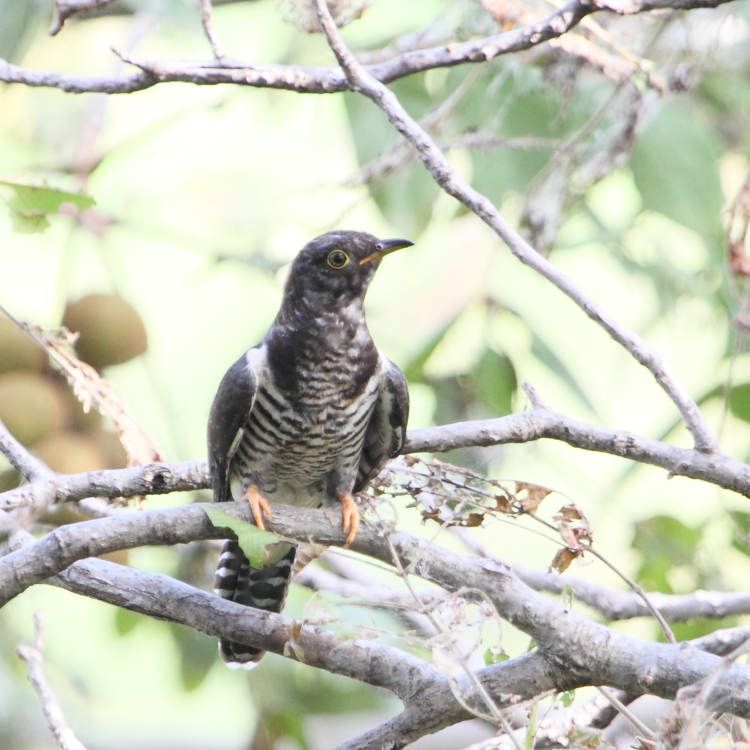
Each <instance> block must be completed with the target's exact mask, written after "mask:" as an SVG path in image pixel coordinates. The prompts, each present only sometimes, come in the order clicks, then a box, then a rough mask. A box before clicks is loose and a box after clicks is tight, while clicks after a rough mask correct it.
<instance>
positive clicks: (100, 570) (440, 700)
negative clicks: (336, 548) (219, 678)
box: [54, 560, 552, 748]
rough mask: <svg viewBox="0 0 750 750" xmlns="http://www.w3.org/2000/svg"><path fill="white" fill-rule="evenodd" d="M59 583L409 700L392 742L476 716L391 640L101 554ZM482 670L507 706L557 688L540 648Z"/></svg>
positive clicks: (67, 573)
mask: <svg viewBox="0 0 750 750" xmlns="http://www.w3.org/2000/svg"><path fill="white" fill-rule="evenodd" d="M54 582H55V583H56V584H58V585H61V586H62V587H63V588H66V589H68V590H70V591H74V592H76V593H79V594H83V595H84V596H90V597H93V598H95V599H99V600H101V601H105V602H108V603H110V604H114V605H116V606H121V607H125V608H127V609H130V610H133V611H137V612H141V613H143V614H147V615H150V616H152V617H157V618H159V619H164V620H169V621H171V622H181V623H182V624H185V625H188V626H189V627H193V628H195V629H197V630H200V631H202V632H204V633H207V634H208V635H212V636H218V637H221V638H225V639H228V640H233V641H237V642H239V643H246V644H248V645H253V646H256V647H261V648H263V649H264V650H267V651H271V652H273V653H276V654H279V655H283V656H285V657H287V658H290V659H294V660H296V661H300V662H302V663H305V664H308V665H309V666H313V667H316V668H319V669H325V670H326V671H329V672H331V673H333V674H340V675H344V676H346V677H350V678H352V679H356V680H360V681H362V682H366V683H368V684H370V685H374V686H376V687H382V688H385V689H387V690H391V691H392V692H394V693H395V694H396V695H398V697H399V698H401V700H402V701H404V703H405V704H406V706H407V710H406V711H405V712H404V713H403V714H402V715H401V716H402V721H401V722H400V726H399V729H398V732H397V733H395V737H394V742H393V744H392V745H391V746H392V747H393V748H401V747H403V746H404V745H406V744H408V743H409V742H412V741H414V740H415V739H417V738H418V737H421V736H423V735H425V734H428V733H430V732H434V731H437V730H438V729H442V728H443V727H444V726H449V725H450V724H453V723H456V722H458V721H463V720H464V719H467V718H471V715H470V714H468V713H467V712H466V711H465V710H464V709H463V708H462V707H461V706H460V705H459V704H458V703H457V702H456V701H455V699H454V698H453V694H452V693H451V690H450V686H449V685H448V683H447V680H446V678H444V677H443V676H442V675H440V674H439V673H438V672H436V671H435V670H434V669H432V668H431V667H430V666H428V665H427V664H425V663H424V662H421V661H419V660H418V659H416V658H415V657H412V656H409V655H408V654H405V653H403V652H401V651H397V650H396V649H394V648H391V647H388V646H382V645H379V644H376V643H372V642H371V641H360V640H347V641H338V640H336V638H335V637H334V636H333V634H331V633H329V632H328V631H325V630H323V629H321V628H316V627H312V626H310V625H305V624H302V623H299V622H296V621H294V620H292V619H291V618H288V617H284V616H283V615H278V614H275V613H269V612H263V611H261V610H256V609H253V608H251V607H244V606H242V605H239V604H236V603H234V602H231V601H228V600H226V599H220V598H218V597H215V596H212V595H211V594H207V593H204V592H202V591H199V590H198V589H194V588H192V587H191V586H188V585H186V584H183V583H180V582H179V581H174V580H172V579H170V578H168V577H166V576H163V575H158V574H152V573H144V572H142V571H137V570H133V569H130V568H126V567H124V566H120V565H114V564H112V563H107V562H105V561H103V560H86V561H82V562H78V563H76V564H75V565H73V566H71V568H69V569H68V570H67V571H65V573H63V574H62V575H60V576H59V577H58V578H57V579H56V580H55V581H54ZM478 674H479V676H480V678H481V679H482V681H483V682H484V683H485V684H486V685H488V686H489V689H490V690H491V691H492V692H493V694H494V695H495V696H496V698H497V700H498V702H500V703H502V705H508V703H509V702H511V701H512V700H513V693H514V692H515V691H516V690H519V691H523V692H524V693H525V694H526V695H533V694H536V693H537V691H538V687H539V686H546V688H547V689H549V688H551V687H552V686H551V683H550V679H549V677H548V676H547V675H546V668H545V665H544V662H543V660H542V659H541V658H540V657H539V655H536V654H526V655H524V656H522V657H520V658H518V659H513V660H511V661H508V662H504V663H503V664H499V665H495V666H492V667H488V668H486V669H483V670H481V671H480V672H479V673H478Z"/></svg>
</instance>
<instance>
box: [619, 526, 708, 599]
mask: <svg viewBox="0 0 750 750" xmlns="http://www.w3.org/2000/svg"><path fill="white" fill-rule="evenodd" d="M702 536H703V528H702V527H698V528H691V527H690V526H686V525H685V524H684V523H682V522H681V521H679V520H677V519H676V518H672V517H671V516H654V517H653V518H649V519H647V520H645V521H641V522H639V523H637V524H636V525H635V536H634V537H633V548H634V549H636V550H638V551H639V552H640V553H641V554H642V556H643V562H642V563H641V567H640V569H639V570H638V575H637V580H638V583H640V584H641V585H642V586H643V587H644V588H646V589H651V590H655V591H662V592H664V593H668V594H671V593H674V591H673V589H672V586H671V585H670V583H669V573H670V571H671V570H672V569H673V568H675V567H676V566H679V565H684V566H687V567H688V568H692V569H695V553H696V550H697V548H698V544H699V543H700V540H701V537H702Z"/></svg>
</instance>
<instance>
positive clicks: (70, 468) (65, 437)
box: [34, 432, 107, 474]
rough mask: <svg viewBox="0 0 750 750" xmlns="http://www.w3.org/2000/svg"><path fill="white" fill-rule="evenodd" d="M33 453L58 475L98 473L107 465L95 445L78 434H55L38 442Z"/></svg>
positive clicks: (86, 436) (86, 437) (87, 438)
mask: <svg viewBox="0 0 750 750" xmlns="http://www.w3.org/2000/svg"><path fill="white" fill-rule="evenodd" d="M34 453H35V454H36V455H37V456H39V458H41V459H42V461H44V463H45V464H47V466H49V467H50V469H52V470H53V471H57V472H59V473H60V474H81V473H83V472H84V471H100V470H101V469H106V468H107V463H106V461H105V459H104V457H103V456H102V454H101V452H100V451H99V449H98V448H97V445H96V443H95V442H94V441H93V440H92V439H91V438H90V437H89V436H88V435H83V434H81V433H80V432H56V433H55V434H54V435H48V436H47V437H46V438H44V439H43V440H40V441H39V442H38V443H37V444H36V445H35V446H34Z"/></svg>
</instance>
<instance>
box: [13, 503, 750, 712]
mask: <svg viewBox="0 0 750 750" xmlns="http://www.w3.org/2000/svg"><path fill="white" fill-rule="evenodd" d="M223 509H225V511H226V512H228V513H230V514H232V515H233V516H235V517H237V518H242V519H243V520H246V521H250V519H251V517H252V516H251V513H250V510H249V508H248V507H247V504H246V503H226V504H224V506H223ZM268 528H269V529H270V530H271V531H272V532H273V533H276V534H278V535H279V536H281V537H283V538H286V539H294V540H296V541H298V542H307V541H308V539H310V538H312V539H315V541H316V542H317V543H320V544H323V545H336V546H343V545H344V543H345V535H344V533H343V531H342V529H341V525H340V523H339V522H338V519H337V518H334V519H332V518H330V517H329V515H328V514H327V513H326V512H325V511H323V510H307V509H302V508H293V507H287V506H283V505H279V506H277V507H276V508H275V509H274V517H273V519H272V520H270V521H269V522H268ZM232 536H233V534H232V532H231V531H230V530H228V529H221V528H216V527H214V526H213V525H212V524H211V523H210V522H209V520H208V517H207V515H206V513H205V512H204V511H203V509H202V508H200V507H199V506H188V507H183V508H170V509H164V510H156V511H144V512H140V513H132V514H123V515H121V516H116V517H111V518H105V519H100V520H96V521H86V522H83V523H79V524H73V525H70V526H65V527H61V528H59V529H56V530H55V531H54V532H52V533H51V534H49V535H48V536H47V537H44V538H43V539H41V540H40V541H38V542H35V543H33V544H30V545H29V546H24V547H22V548H21V549H18V550H16V551H15V552H12V553H11V554H9V555H7V556H6V557H4V558H2V559H0V590H1V591H3V594H4V596H3V601H7V599H8V598H10V596H11V595H13V594H14V593H19V591H21V590H23V589H25V588H26V587H27V586H29V585H31V584H32V583H34V582H36V581H39V580H42V579H43V578H44V577H45V576H49V575H52V574H54V573H55V572H56V571H58V570H62V569H64V568H65V567H66V566H68V565H69V564H70V562H72V561H73V560H75V559H80V558H82V557H85V556H88V555H98V554H103V553H105V552H109V551H113V550H115V549H126V548H131V547H135V546H141V545H144V544H152V543H159V544H166V543H168V544H175V543H178V542H187V541H190V540H197V539H206V538H227V537H232ZM390 541H391V543H392V545H393V549H394V550H395V552H396V554H397V556H398V558H399V560H400V561H401V562H402V565H403V564H410V563H411V561H416V564H412V570H413V572H414V573H415V574H416V575H419V576H421V577H422V578H425V579H426V580H429V581H433V582H435V583H437V584H438V585H440V586H443V587H444V588H447V589H448V590H450V591H458V590H466V589H477V590H480V591H483V592H484V593H485V594H486V595H487V596H488V597H489V598H490V600H491V601H492V603H493V604H494V606H495V607H496V609H497V611H498V612H499V613H501V616H502V617H503V618H504V619H506V620H508V621H509V622H510V623H511V624H513V625H514V626H515V627H517V628H519V629H520V630H522V631H523V632H525V633H527V634H528V635H530V636H531V637H532V638H533V639H534V641H535V642H536V643H537V647H538V656H539V657H540V658H541V659H542V661H543V665H544V667H543V674H544V679H542V678H541V677H540V675H539V674H537V675H536V677H535V679H536V680H538V682H537V683H536V684H537V687H538V689H537V690H526V689H523V690H521V689H520V688H519V689H517V690H510V691H508V689H507V686H506V687H505V689H504V691H505V692H514V693H515V694H519V693H525V694H538V693H539V692H543V691H546V690H549V689H554V690H568V689H571V688H575V687H580V686H582V685H608V686H611V687H615V688H618V689H620V690H624V691H626V692H628V693H633V694H641V693H645V692H648V693H651V694H654V695H659V696H661V697H667V698H671V697H674V695H675V694H676V691H677V690H678V689H679V688H681V687H683V686H685V685H691V684H693V683H695V682H696V681H699V680H702V679H703V678H704V677H706V676H707V675H709V674H711V673H712V671H713V670H714V669H715V668H716V667H717V666H718V664H719V663H720V660H719V659H718V657H715V656H712V655H710V654H707V653H705V652H704V651H700V650H698V649H697V648H694V647H692V646H686V644H680V645H678V646H673V645H669V644H661V643H648V642H644V641H640V640H638V639H636V638H631V637H628V636H626V635H623V634H621V633H617V632H615V631H612V630H610V629H609V628H607V627H605V626H603V625H599V624H597V623H594V622H590V621H588V620H586V619H585V618H583V617H581V616H579V615H577V614H575V613H573V612H570V611H569V610H567V609H565V608H564V607H562V606H560V605H558V604H556V603H555V602H552V601H550V600H549V599H548V598H546V597H544V596H543V595H541V594H538V593H536V592H535V591H533V590H532V589H530V588H528V587H527V586H526V585H525V584H523V583H522V582H521V581H520V580H519V579H518V578H517V577H516V576H515V575H514V574H513V572H512V569H511V568H510V567H509V566H507V565H504V564H502V563H499V562H494V561H491V560H475V559H467V558H466V557H464V556H462V555H459V554H456V553H454V552H451V551H449V550H447V549H444V548H441V547H438V546H436V545H434V544H428V542H426V541H425V540H421V539H418V538H416V537H413V536H411V535H409V534H404V533H395V534H392V535H391V537H390ZM352 549H353V550H354V551H357V552H360V553H362V554H365V555H368V556H370V557H374V558H375V559H378V560H380V561H381V562H384V563H386V564H390V563H391V562H392V557H391V547H390V544H389V543H388V540H386V539H384V537H383V535H382V533H381V530H380V529H379V528H378V527H375V526H373V525H372V524H371V523H369V522H368V523H365V524H363V526H362V528H361V529H360V532H359V534H358V536H357V538H356V540H355V541H354V543H353V544H352ZM100 562H101V561H88V562H86V563H80V562H79V563H76V565H74V566H73V567H72V568H71V569H70V570H73V569H75V570H80V568H78V566H79V565H85V566H89V565H90V564H92V563H97V564H98V563H100ZM115 567H116V568H119V569H121V570H122V571H123V573H122V575H125V572H127V574H128V575H135V571H130V570H127V569H124V568H121V566H115ZM86 569H87V570H91V569H90V568H86ZM67 575H68V574H66V576H67ZM138 575H147V574H138ZM66 580H68V578H66ZM158 580H159V581H162V578H161V577H158ZM163 580H164V581H166V580H168V579H163ZM118 581H119V579H118ZM102 585H103V584H102V581H101V580H100V578H99V577H98V574H97V575H93V574H92V576H91V580H90V581H89V589H88V590H87V591H90V592H91V593H90V594H89V595H94V596H97V597H98V598H103V599H104V600H105V601H110V602H111V603H113V604H117V605H119V606H130V607H131V608H135V609H138V611H146V612H147V613H148V614H151V615H153V616H159V617H165V616H167V614H168V613H170V612H171V613H172V614H174V612H176V611H179V612H181V613H183V614H180V615H179V617H177V615H175V617H176V618H177V620H178V621H180V622H185V624H188V625H190V626H191V627H198V629H201V630H204V632H211V633H212V634H221V635H222V637H226V638H228V639H229V640H237V641H240V642H243V643H248V645H253V646H262V647H263V648H266V647H267V645H266V643H265V641H264V642H263V643H260V642H259V640H258V639H257V638H255V639H252V640H251V639H249V637H247V636H246V635H243V636H242V638H247V640H242V638H241V637H237V635H238V632H239V631H237V630H231V632H230V631H229V630H226V631H225V630H223V631H222V632H221V633H219V631H218V630H216V629H213V630H210V631H209V630H205V624H206V623H205V621H200V624H198V622H199V620H196V619H190V618H191V617H193V613H198V612H200V611H201V607H200V606H198V604H197V603H196V600H195V595H189V596H188V595H185V594H184V592H183V593H179V592H176V591H175V590H167V589H165V588H164V587H165V586H166V583H163V582H162V583H160V584H159V585H156V584H155V583H154V584H153V586H152V584H151V583H148V582H145V583H144V582H143V581H139V582H138V583H137V584H134V585H135V586H136V590H135V591H130V589H128V591H130V593H127V592H126V590H125V589H123V588H122V585H124V584H121V582H118V583H117V584H116V585H114V584H113V585H112V586H111V587H110V588H107V591H108V592H110V593H108V594H107V597H109V598H107V597H104V595H103V594H102V591H103V589H102V588H101V586H102ZM169 585H182V584H176V583H175V582H170V584H169ZM137 587H141V588H137ZM96 592H98V593H96ZM136 593H137V594H138V595H139V597H140V598H139V599H138V601H139V602H140V604H139V605H138V606H137V607H136V606H134V605H133V597H134V596H135V595H136ZM201 596H206V597H207V598H208V600H213V599H215V597H208V595H203V594H201ZM217 601H218V600H217ZM229 605H231V606H232V607H236V606H237V605H235V604H233V603H231V602H226V604H225V605H224V606H229ZM206 606H209V605H208V604H207V605H206ZM218 606H219V605H217V604H214V603H211V604H210V608H211V612H214V611H216V607H218ZM175 607H176V608H178V609H177V610H175V609H173V608H175ZM144 608H145V609H144ZM243 609H244V608H242V607H239V611H242V610H243ZM233 612H234V610H233ZM261 615H262V616H261ZM196 616H197V615H196ZM252 617H253V618H255V619H254V620H253V622H254V623H256V625H257V626H258V627H261V624H260V622H259V618H260V620H261V621H262V623H268V622H270V621H269V620H268V619H267V618H269V617H270V618H273V617H279V616H278V615H270V614H268V613H257V612H255V611H253V615H252ZM182 618H185V619H182ZM264 618H265V619H264ZM229 619H231V618H229ZM284 619H285V618H284ZM246 622H247V621H246ZM274 622H275V621H274ZM263 627H265V625H264V626H263ZM242 632H243V633H246V632H247V631H242ZM256 632H257V628H256ZM263 632H265V631H263ZM285 632H286V631H285ZM275 637H276V638H277V640H275V641H274V647H273V648H270V649H269V650H272V651H275V652H276V653H281V652H283V649H284V644H285V643H287V642H288V640H289V637H290V636H289V634H288V633H287V634H286V636H285V640H284V642H283V643H281V642H279V641H278V634H277V636H275ZM306 661H307V660H306ZM517 661H518V660H517V659H514V660H511V662H517ZM511 662H505V664H510V663H511ZM308 663H310V662H308ZM316 666H317V665H316ZM500 666H502V665H500ZM514 668H515V667H514ZM534 668H535V669H537V667H534ZM480 674H486V675H487V679H489V680H490V682H489V683H487V682H486V680H485V678H484V677H483V678H482V679H483V684H484V686H485V688H486V689H487V690H488V691H489V692H490V694H491V695H496V694H497V691H496V690H495V689H494V688H493V687H492V681H491V679H490V677H489V676H490V675H492V674H494V672H491V671H490V672H486V673H485V672H482V673H480ZM748 686H750V668H748V667H745V666H742V665H738V664H735V665H733V666H732V667H731V668H730V669H729V670H728V671H727V673H726V675H725V676H724V677H723V678H722V681H720V683H719V684H718V686H717V687H715V688H714V689H713V691H712V693H711V701H712V706H711V708H712V710H721V711H726V712H730V713H735V714H738V715H742V716H750V691H748V689H747V687H748ZM500 692H503V690H501V691H500Z"/></svg>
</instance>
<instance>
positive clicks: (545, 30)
mask: <svg viewBox="0 0 750 750" xmlns="http://www.w3.org/2000/svg"><path fill="white" fill-rule="evenodd" d="M728 1H729V0H644V1H643V2H639V1H638V0H632V1H631V0H625V1H624V2H619V3H618V2H612V3H606V2H591V0H572V2H569V3H568V4H567V5H565V6H564V7H563V8H560V9H559V10H556V11H555V12H554V13H552V14H551V15H549V16H548V17H547V18H544V19H542V20H540V21H537V22H535V23H532V24H529V25H527V26H524V27H521V28H518V29H513V30H512V31H506V32H503V33H501V34H496V35H494V36H490V37H486V38H484V39H476V40H471V41H468V42H451V43H450V44H446V45H443V46H441V47H435V48H430V49H421V50H413V51H409V52H405V53H403V54H401V55H398V56H396V57H395V58H393V59H391V60H388V61H387V62H384V63H379V64H376V65H371V66H368V67H367V71H368V72H369V74H370V75H371V76H372V77H373V78H374V79H376V80H378V81H381V82H383V83H390V82H392V81H395V80H397V79H399V78H403V77H405V76H409V75H413V74H414V73H420V72H423V71H425V70H432V69H435V68H446V67H453V66H455V65H461V64H464V63H482V62H487V61H489V60H492V59H494V58H495V57H498V56H500V55H505V54H509V53H512V52H520V51H523V50H526V49H529V48H531V47H534V46H537V45H539V44H542V43H543V42H546V41H548V40H550V39H554V38H556V37H559V36H562V35H563V34H565V33H566V32H567V31H569V30H570V29H572V28H573V27H575V26H576V25H577V24H578V23H579V22H580V21H581V19H583V18H585V17H586V16H587V15H590V14H591V13H596V12H598V11H600V10H609V11H612V12H614V13H618V14H620V15H631V14H636V13H642V12H646V11H651V10H658V9H663V8H669V9H673V10H678V9H685V10H688V9H694V8H715V7H717V6H718V5H722V4H723V3H725V2H728ZM80 2H83V3H87V4H96V0H80ZM70 4H71V5H73V4H74V3H70ZM73 12H75V11H73ZM128 61H129V62H132V64H133V65H136V66H137V67H139V68H140V70H139V71H138V72H137V73H130V74H126V75H113V76H78V75H67V74H62V73H55V72H42V71H36V70H30V69H27V68H22V67H20V66H18V65H12V64H11V63H8V62H6V61H4V60H0V81H4V82H5V83H21V84H24V85H26V86H42V87H50V88H57V89H61V90H62V91H66V92H68V93H74V94H81V93H86V92H99V93H106V94H131V93H133V92H135V91H142V90H143V89H147V88H150V87H151V86H154V85H156V84H157V83H167V82H177V81H181V82H187V83H193V84H195V85H198V86H212V85H216V84H220V83H232V84H237V85H241V86H254V87H259V88H278V89H285V90H288V91H296V92H298V93H307V94H330V93H333V92H336V91H345V90H346V89H348V88H349V84H348V83H347V80H346V77H345V76H344V75H343V74H342V72H341V71H340V70H338V69H336V68H302V67H297V66H292V65H256V64H253V63H245V62H236V61H229V60H222V62H221V64H220V65H217V63H216V62H212V63H206V62H167V61H148V60H139V59H136V58H132V59H128Z"/></svg>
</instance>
